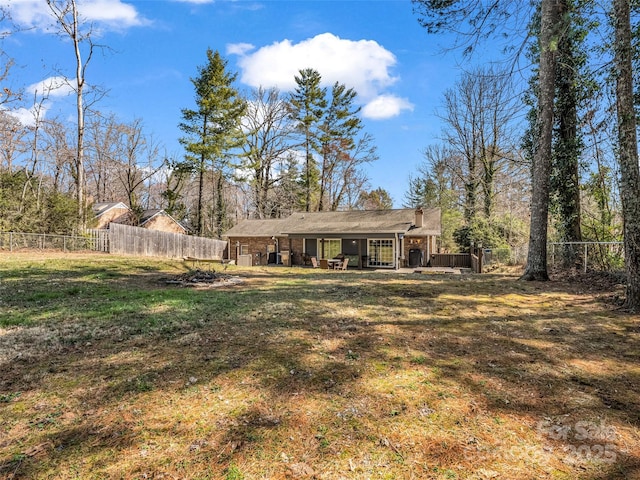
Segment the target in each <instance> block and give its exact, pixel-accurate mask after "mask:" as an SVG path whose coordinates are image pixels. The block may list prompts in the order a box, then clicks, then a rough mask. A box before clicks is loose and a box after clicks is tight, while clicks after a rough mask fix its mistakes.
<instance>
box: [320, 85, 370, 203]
mask: <svg viewBox="0 0 640 480" xmlns="http://www.w3.org/2000/svg"><path fill="white" fill-rule="evenodd" d="M356 96H357V93H356V91H355V90H353V89H352V88H347V87H346V86H345V85H344V84H341V83H338V82H336V83H335V84H334V85H333V88H332V89H331V103H330V104H329V106H328V108H327V110H326V114H325V116H324V122H323V124H322V125H321V127H320V131H321V137H320V143H321V145H320V153H321V157H322V169H321V172H320V192H319V197H318V210H320V211H322V210H325V209H326V202H327V200H329V198H328V197H331V196H333V195H331V193H333V191H334V190H335V189H336V187H337V185H336V183H339V181H340V178H341V173H342V170H341V169H340V165H341V164H343V163H347V162H349V160H350V159H351V158H352V155H351V154H350V153H351V152H352V151H353V150H354V149H355V148H356V136H357V135H358V133H359V132H360V130H361V129H362V121H361V120H360V118H359V117H358V113H359V112H360V107H354V106H353V103H354V100H355V98H356Z"/></svg>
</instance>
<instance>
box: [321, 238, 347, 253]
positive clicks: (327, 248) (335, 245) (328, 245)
mask: <svg viewBox="0 0 640 480" xmlns="http://www.w3.org/2000/svg"><path fill="white" fill-rule="evenodd" d="M322 242H324V256H322ZM340 253H342V240H341V239H339V238H330V239H322V240H320V239H318V258H333V257H335V256H337V255H339V254H340Z"/></svg>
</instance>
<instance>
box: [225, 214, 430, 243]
mask: <svg viewBox="0 0 640 480" xmlns="http://www.w3.org/2000/svg"><path fill="white" fill-rule="evenodd" d="M423 212H424V213H423V226H422V227H416V226H415V224H416V210H414V209H412V208H404V209H396V210H349V211H344V212H298V213H294V214H292V215H290V216H289V217H287V218H284V219H267V220H245V221H243V222H240V223H239V224H237V225H236V226H234V227H233V228H231V229H230V230H228V231H227V232H226V233H225V235H224V236H225V237H265V236H306V235H308V236H319V235H326V236H334V235H335V236H345V235H351V236H353V235H375V234H404V235H407V236H426V235H440V209H437V208H432V209H424V210H423Z"/></svg>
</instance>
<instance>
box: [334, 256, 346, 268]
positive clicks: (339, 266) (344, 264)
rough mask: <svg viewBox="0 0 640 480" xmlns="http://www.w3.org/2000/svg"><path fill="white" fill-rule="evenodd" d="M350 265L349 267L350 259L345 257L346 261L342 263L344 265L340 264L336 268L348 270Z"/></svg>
mask: <svg viewBox="0 0 640 480" xmlns="http://www.w3.org/2000/svg"><path fill="white" fill-rule="evenodd" d="M348 265H349V257H344V260H343V261H342V263H341V264H340V263H339V264H338V266H337V267H336V268H337V269H338V270H346V269H347V266H348Z"/></svg>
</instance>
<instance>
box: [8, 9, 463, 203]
mask: <svg viewBox="0 0 640 480" xmlns="http://www.w3.org/2000/svg"><path fill="white" fill-rule="evenodd" d="M1 3H2V4H4V5H8V6H9V9H10V12H11V15H12V17H13V21H14V22H15V23H17V24H19V25H21V26H22V27H28V28H24V31H22V32H20V33H14V34H12V35H10V36H8V37H6V38H5V39H4V40H3V43H2V49H3V50H4V51H5V52H6V53H7V54H8V55H9V56H10V57H12V58H13V59H14V60H15V63H16V65H15V67H14V68H13V69H12V71H11V80H10V84H11V88H13V89H17V88H24V89H25V90H26V92H27V93H28V94H29V93H30V95H27V96H26V98H30V99H32V98H33V92H34V91H39V92H41V91H42V85H43V83H42V82H45V83H47V82H48V83H49V84H50V83H51V79H52V78H54V77H56V76H58V75H60V74H64V75H66V76H68V77H69V78H75V73H74V61H75V60H74V57H73V51H72V50H71V44H70V43H69V42H68V41H64V40H63V39H62V38H60V37H59V36H56V35H54V34H52V33H51V30H50V25H51V23H52V20H51V18H50V17H49V16H48V15H47V7H46V2H45V1H44V0H11V1H9V2H7V1H6V0H3V1H2V2H1ZM79 9H80V12H81V13H82V14H83V15H84V17H85V18H86V19H87V20H90V21H91V22H93V26H94V39H95V42H96V43H100V44H104V45H107V46H108V47H109V51H103V52H102V53H100V52H98V53H96V54H95V55H94V58H93V59H92V60H91V63H90V64H89V66H88V69H87V72H86V79H87V82H88V83H90V84H94V85H100V86H102V87H104V88H105V89H107V90H108V94H107V96H106V97H105V98H103V99H102V100H100V103H99V104H98V105H97V106H96V108H98V109H99V110H100V111H102V112H113V113H114V114H115V115H116V116H117V117H118V118H119V120H120V121H124V122H128V121H132V120H133V119H135V118H140V119H142V121H143V123H144V126H145V130H146V131H147V132H149V133H152V134H153V136H154V137H155V138H156V139H157V140H159V141H161V142H162V143H163V144H164V145H165V147H166V149H167V151H168V152H169V153H170V154H175V155H177V156H180V155H181V154H182V150H181V147H180V146H179V144H178V138H179V137H180V135H181V132H180V131H179V129H178V128H177V125H178V123H179V122H180V110H181V109H183V108H191V107H193V106H194V103H193V101H194V100H193V98H194V97H193V85H192V84H191V82H190V78H191V77H193V76H195V75H196V74H197V66H199V65H203V64H204V63H205V62H206V49H207V48H211V49H213V50H218V51H219V52H220V53H221V54H222V55H223V56H224V57H225V58H226V59H227V60H228V62H229V63H228V68H229V70H231V71H234V72H237V73H238V87H239V88H240V89H249V88H251V87H257V86H259V85H262V86H264V87H270V86H277V87H278V88H280V90H282V91H285V92H286V91H288V90H290V89H292V88H293V87H294V85H295V84H294V79H293V76H294V75H295V74H296V73H297V72H298V70H300V69H302V68H308V67H311V68H315V69H316V70H318V71H319V72H320V74H321V75H322V77H323V79H324V80H325V82H326V84H327V85H331V84H333V83H334V82H335V81H339V82H341V83H344V84H346V85H347V86H349V87H354V88H355V89H356V90H357V91H358V93H359V95H358V101H359V102H360V104H361V106H362V118H363V122H364V125H365V131H366V132H368V133H370V134H371V135H372V136H373V137H374V138H375V143H376V145H377V147H378V154H379V156H380V160H378V161H377V162H375V163H374V164H372V165H371V166H370V168H369V169H368V174H369V178H370V183H371V187H372V188H377V187H382V188H384V189H385V190H387V191H388V192H389V193H390V194H391V196H392V197H393V199H394V206H395V207H401V206H402V201H403V197H404V193H405V191H406V188H407V180H408V177H409V175H410V174H411V173H412V172H413V171H415V169H416V167H417V166H418V165H419V164H420V163H421V162H422V158H423V157H422V153H421V152H422V150H423V149H424V148H425V147H426V146H428V145H430V144H432V143H436V142H438V136H439V134H440V129H441V127H440V122H439V119H438V118H437V116H436V115H435V111H436V108H437V107H438V106H439V105H440V104H441V102H442V93H443V91H444V90H445V89H446V88H449V87H451V86H453V83H454V82H455V80H456V79H457V77H458V76H459V74H460V73H461V69H460V66H459V65H460V64H459V57H457V56H456V55H455V54H448V55H446V56H445V55H442V54H441V48H440V47H441V44H442V42H444V41H445V39H444V38H442V37H439V38H436V37H433V36H428V35H427V34H426V32H425V31H424V29H422V28H421V27H420V25H419V24H418V21H417V19H416V16H415V15H414V14H413V8H412V4H411V2H410V1H408V0H407V1H405V0H374V1H329V0H325V1H293V0H292V1H273V0H268V1H260V0H257V1H252V0H246V1H245V0H238V1H221V0H216V1H207V0H197V1H195V0H194V1H188V0H182V1H170V0H139V1H125V0H95V1H85V2H82V1H80V3H79ZM464 67H465V68H469V67H470V65H464ZM68 93H69V92H68V89H65V88H64V87H61V88H59V89H57V90H55V91H54V92H52V95H50V99H49V100H48V101H47V105H46V106H47V115H48V116H54V115H61V116H64V115H70V114H71V113H70V112H71V111H72V110H71V108H70V107H71V106H72V104H73V96H72V95H68ZM17 107H18V106H14V108H17ZM22 107H23V108H28V107H29V105H28V104H27V105H23V106H22ZM17 113H18V114H22V115H23V117H25V118H28V112H27V111H25V110H19V111H18V112H17ZM69 118H72V117H69Z"/></svg>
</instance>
